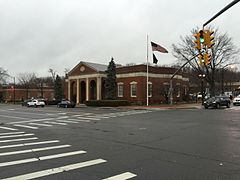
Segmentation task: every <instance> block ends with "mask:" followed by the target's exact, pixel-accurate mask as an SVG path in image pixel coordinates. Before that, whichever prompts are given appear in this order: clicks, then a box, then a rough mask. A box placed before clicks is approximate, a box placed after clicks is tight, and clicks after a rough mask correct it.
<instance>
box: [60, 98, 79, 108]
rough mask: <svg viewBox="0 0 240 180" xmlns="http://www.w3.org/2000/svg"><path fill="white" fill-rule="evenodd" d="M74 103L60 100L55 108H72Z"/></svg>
mask: <svg viewBox="0 0 240 180" xmlns="http://www.w3.org/2000/svg"><path fill="white" fill-rule="evenodd" d="M75 105H76V104H75V103H74V102H73V101H68V100H62V101H61V102H60V103H58V104H57V107H59V108H60V107H63V108H74V107H75Z"/></svg>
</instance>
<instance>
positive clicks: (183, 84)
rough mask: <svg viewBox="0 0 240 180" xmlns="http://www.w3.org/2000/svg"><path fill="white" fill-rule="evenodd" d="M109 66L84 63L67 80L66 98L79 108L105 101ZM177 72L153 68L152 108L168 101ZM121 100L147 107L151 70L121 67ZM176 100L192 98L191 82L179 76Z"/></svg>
mask: <svg viewBox="0 0 240 180" xmlns="http://www.w3.org/2000/svg"><path fill="white" fill-rule="evenodd" d="M106 70H107V65H102V64H97V63H90V62H83V61H81V62H80V63H79V64H78V65H76V66H75V67H74V68H73V69H72V70H71V71H70V72H69V73H68V74H67V76H66V86H65V96H66V98H68V99H69V100H72V101H75V102H76V103H77V104H80V103H84V102H85V101H88V100H102V99H105V88H104V85H105V79H106V77H107V75H106V72H105V71H106ZM176 70H177V69H176V68H169V67H157V66H149V73H148V77H149V81H148V88H149V92H148V96H149V103H150V104H159V103H164V102H167V101H168V91H169V81H170V78H171V76H172V74H173V73H174V72H175V71H176ZM116 77H117V97H118V99H122V100H127V101H129V102H130V103H132V104H146V101H147V66H146V65H145V64H142V65H132V66H117V68H116ZM173 88H174V91H173V99H174V101H183V100H184V98H186V97H187V96H188V91H189V79H188V78H187V76H186V75H184V74H183V73H181V72H179V74H177V75H176V76H175V77H174V79H173Z"/></svg>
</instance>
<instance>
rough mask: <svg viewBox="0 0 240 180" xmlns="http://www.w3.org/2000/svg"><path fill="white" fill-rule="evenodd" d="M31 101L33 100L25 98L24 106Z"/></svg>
mask: <svg viewBox="0 0 240 180" xmlns="http://www.w3.org/2000/svg"><path fill="white" fill-rule="evenodd" d="M30 101H32V100H31V99H26V100H24V101H23V102H22V106H27V105H28V104H27V103H28V102H30Z"/></svg>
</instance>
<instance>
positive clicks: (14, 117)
mask: <svg viewBox="0 0 240 180" xmlns="http://www.w3.org/2000/svg"><path fill="white" fill-rule="evenodd" d="M0 116H1V117H6V118H13V119H29V118H23V117H16V116H5V115H0Z"/></svg>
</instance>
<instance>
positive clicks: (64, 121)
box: [57, 120, 78, 124]
mask: <svg viewBox="0 0 240 180" xmlns="http://www.w3.org/2000/svg"><path fill="white" fill-rule="evenodd" d="M57 122H60V123H61V122H63V123H73V124H78V122H76V121H71V120H57Z"/></svg>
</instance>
